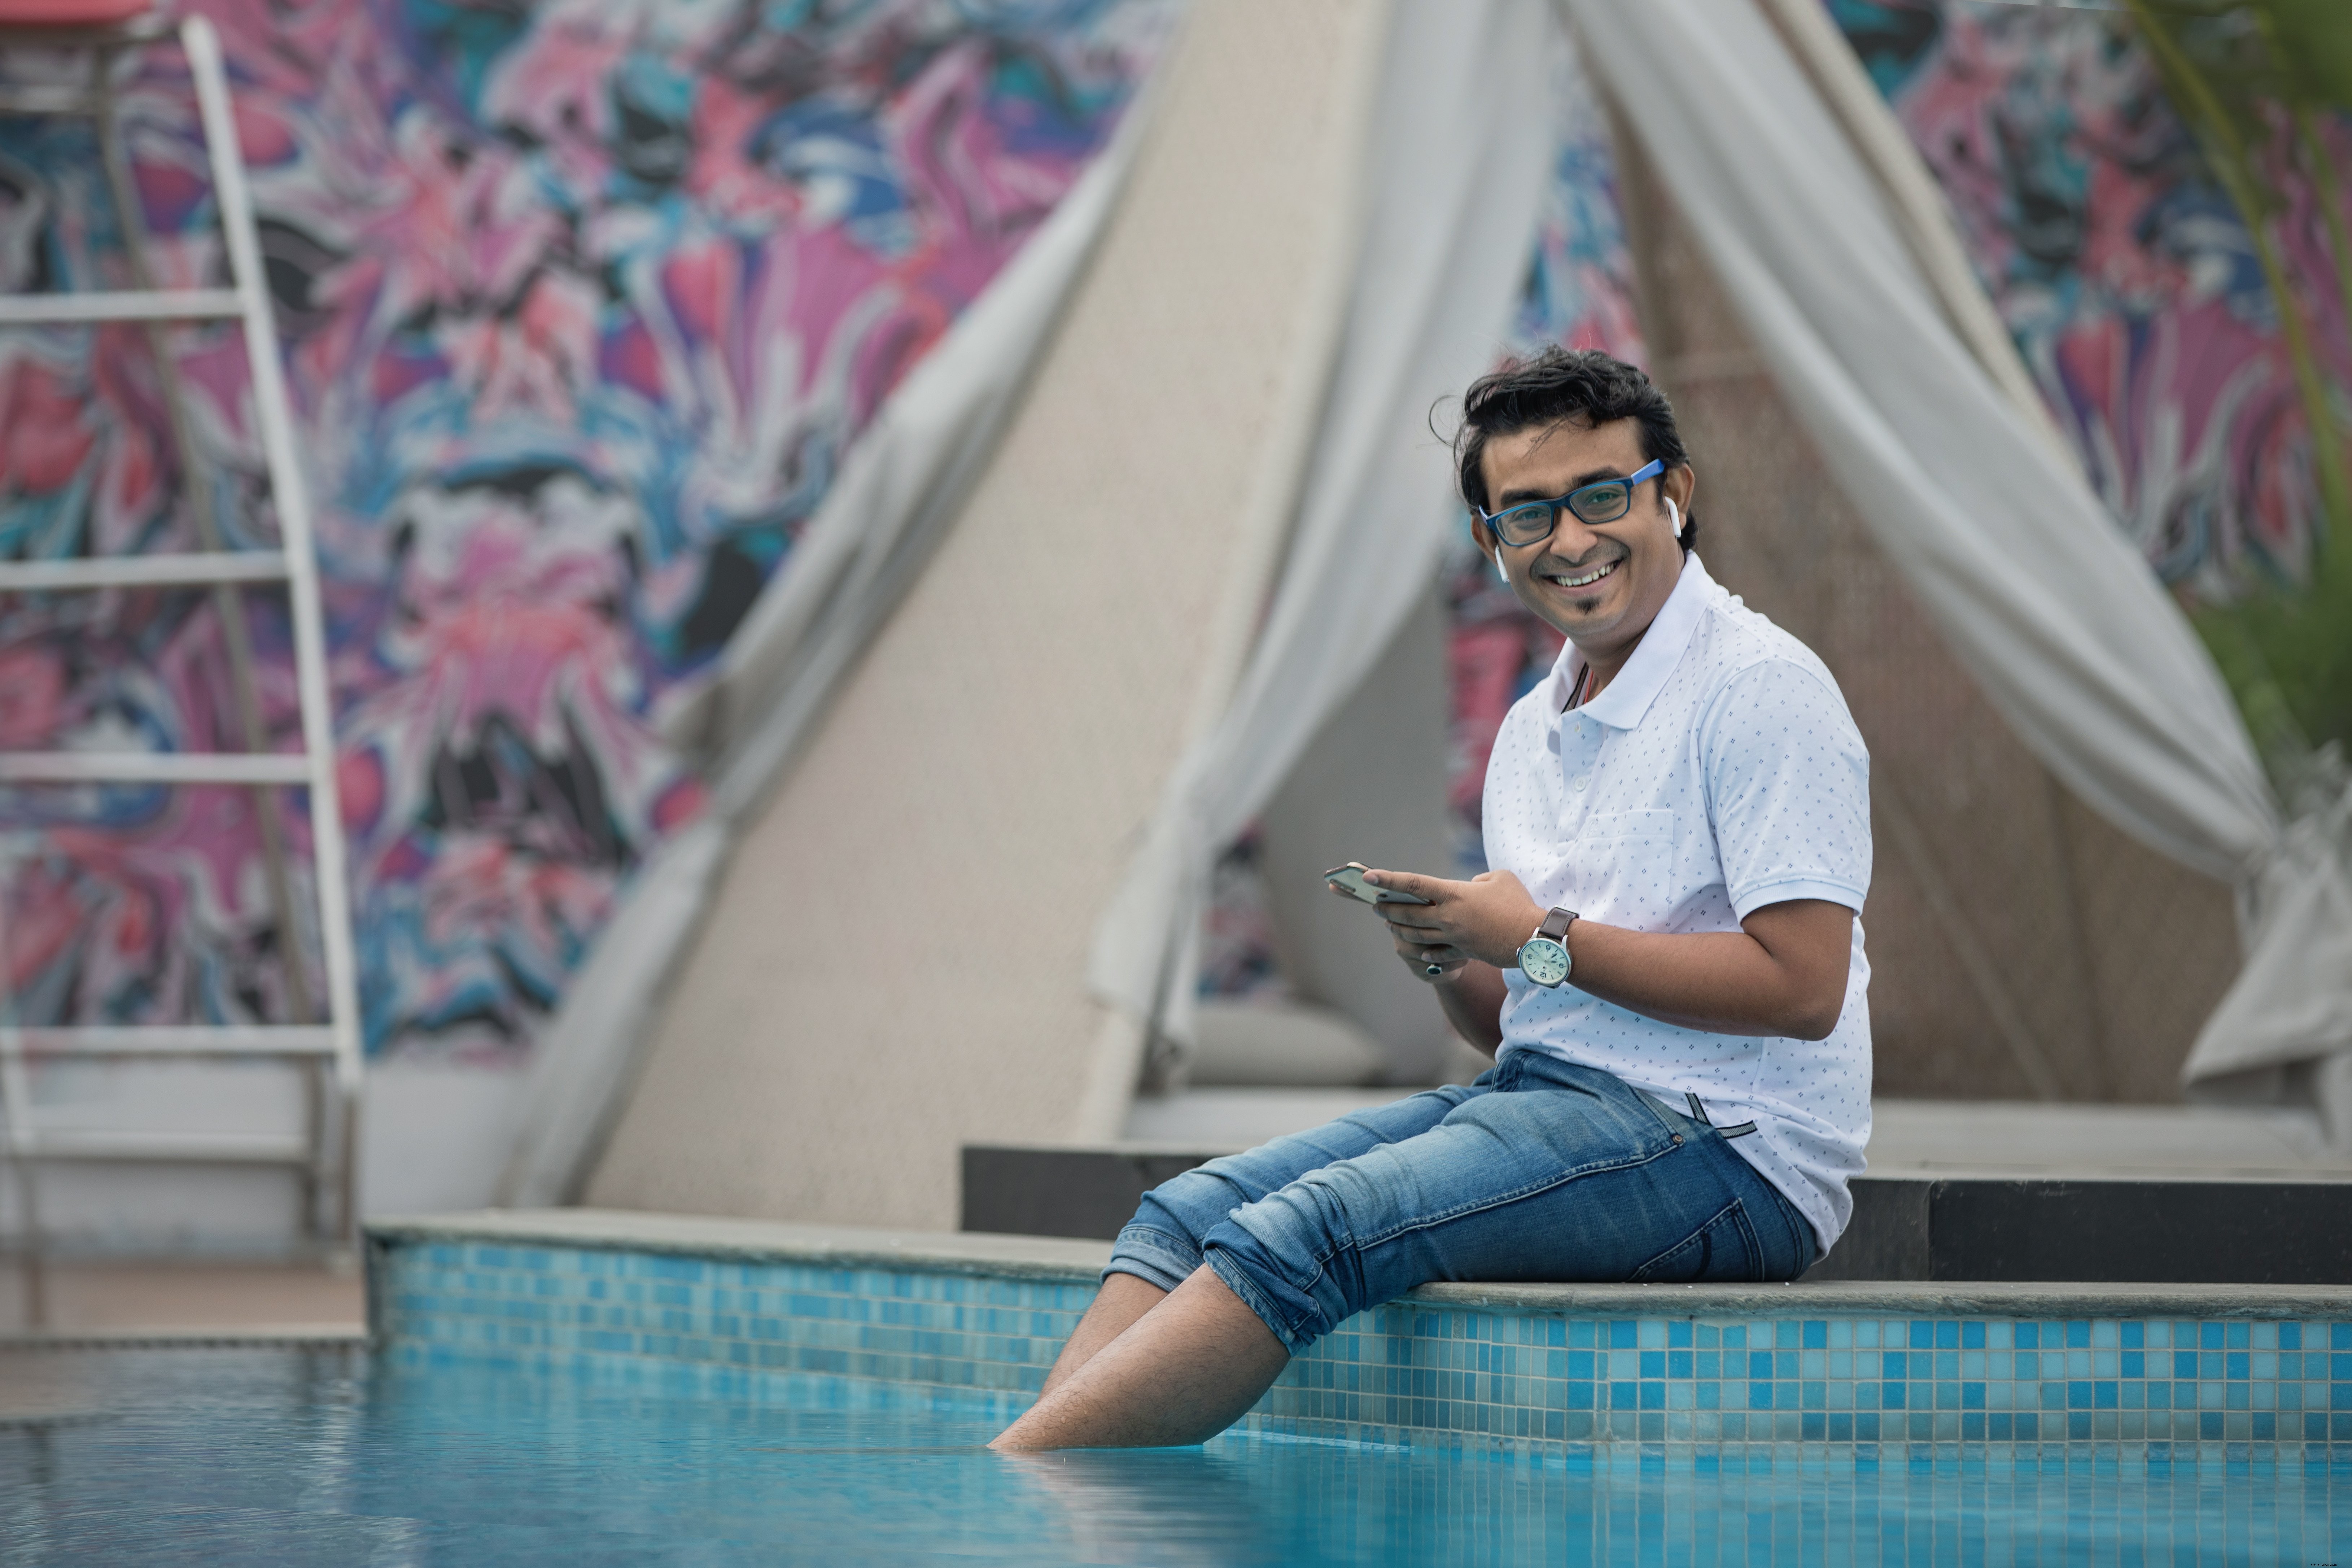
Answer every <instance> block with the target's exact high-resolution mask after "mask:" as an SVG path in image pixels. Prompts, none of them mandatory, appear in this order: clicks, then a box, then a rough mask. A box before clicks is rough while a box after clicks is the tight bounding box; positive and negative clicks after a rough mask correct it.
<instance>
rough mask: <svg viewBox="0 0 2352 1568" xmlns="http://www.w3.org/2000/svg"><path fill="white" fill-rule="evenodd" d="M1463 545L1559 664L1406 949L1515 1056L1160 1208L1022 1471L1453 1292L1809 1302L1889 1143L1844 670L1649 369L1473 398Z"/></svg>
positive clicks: (1220, 1171)
mask: <svg viewBox="0 0 2352 1568" xmlns="http://www.w3.org/2000/svg"><path fill="white" fill-rule="evenodd" d="M1456 453H1457V457H1458V458H1459V470H1460V471H1459V478H1460V482H1461V487H1462V492H1463V496H1464V498H1465V500H1468V501H1469V502H1470V503H1471V505H1472V506H1473V507H1474V508H1475V509H1476V512H1477V521H1475V523H1474V525H1473V528H1474V532H1475V538H1476V540H1477V542H1478V545H1479V547H1480V549H1481V550H1482V551H1484V552H1486V554H1487V555H1488V556H1489V557H1490V559H1491V560H1492V561H1493V563H1494V565H1495V569H1496V571H1497V572H1498V573H1500V574H1502V576H1503V578H1504V580H1505V581H1506V582H1507V583H1508V584H1510V586H1511V589H1512V591H1513V592H1514V593H1515V594H1517V596H1518V598H1519V601H1520V603H1522V604H1524V605H1527V606H1528V608H1529V609H1530V610H1532V611H1534V612H1535V613H1536V614H1537V615H1538V616H1542V617H1543V618H1544V619H1545V620H1546V621H1547V622H1549V623H1550V624H1551V625H1552V626H1556V627H1558V628H1559V630H1560V631H1561V632H1562V633H1563V634H1565V635H1566V637H1567V638H1568V643H1567V646H1566V647H1563V648H1562V649H1561V651H1560V657H1559V662H1558V663H1557V664H1555V665H1554V666H1553V668H1552V670H1551V673H1550V676H1549V679H1545V680H1544V681H1543V682H1541V683H1540V684H1539V685H1538V686H1537V687H1536V689H1534V690H1533V691H1531V692H1529V693H1528V695H1527V696H1526V697H1524V698H1522V699H1521V700H1519V701H1518V703H1517V705H1515V706H1514V707H1513V708H1512V710H1511V711H1510V714H1509V716H1508V717H1507V719H1506V720H1505V721H1504V723H1503V728H1502V731H1501V732H1500V734H1499V735H1498V736H1497V737H1496V742H1495V750H1494V754H1493V758H1492V760H1491V761H1490V762H1489V763H1488V764H1487V771H1486V800H1485V829H1486V858H1487V862H1488V864H1489V865H1490V866H1492V867H1493V869H1491V870H1489V871H1487V872H1486V873H1484V874H1483V875H1480V876H1478V877H1475V878H1473V879H1471V880H1469V881H1467V882H1460V881H1449V880H1445V879H1440V878H1435V877H1427V876H1414V875H1409V874H1406V873H1402V872H1391V871H1381V872H1375V873H1373V874H1372V875H1371V876H1370V877H1369V878H1368V879H1367V880H1369V881H1371V882H1373V883H1375V884H1376V885H1378V886H1380V887H1381V888H1384V889H1390V890H1391V892H1392V893H1395V894H1402V895H1408V896H1411V897H1412V898H1415V899H1419V900H1426V902H1396V903H1384V904H1382V905H1381V912H1382V914H1383V916H1384V918H1385V919H1386V920H1387V921H1388V925H1389V931H1390V933H1391V936H1392V938H1393V939H1394V941H1395V943H1396V949H1397V955H1398V957H1399V959H1400V960H1401V961H1402V962H1404V963H1409V964H1410V965H1412V970H1413V973H1416V974H1418V975H1421V976H1422V977H1423V978H1424V979H1426V980H1427V981H1428V982H1429V984H1430V985H1431V986H1432V988H1433V989H1434V990H1435V991H1436V993H1437V997H1438V1001H1439V1004H1440V1005H1442V1006H1443V1007H1444V1011H1445V1015H1446V1016H1447V1018H1448V1019H1450V1020H1451V1021H1452V1023H1453V1025H1454V1028H1455V1029H1456V1030H1457V1031H1459V1032H1460V1033H1461V1034H1462V1036H1463V1037H1465V1039H1468V1040H1470V1041H1471V1042H1472V1043H1473V1044H1475V1045H1476V1046H1478V1047H1480V1048H1481V1049H1484V1050H1488V1051H1494V1052H1496V1066H1495V1067H1494V1068H1492V1069H1490V1070H1489V1071H1487V1072H1486V1073H1485V1074H1483V1075H1481V1076H1480V1077H1479V1079H1478V1080H1477V1081H1476V1082H1475V1084H1472V1085H1469V1086H1467V1087H1455V1088H1446V1089H1431V1090H1428V1091H1426V1092H1424V1093H1422V1094H1416V1095H1413V1096H1412V1097H1410V1098H1408V1099H1405V1100H1400V1101H1398V1102H1397V1103H1395V1104H1393V1105H1389V1106H1384V1107H1381V1108H1380V1109H1378V1110H1370V1111H1366V1112H1364V1113H1362V1114H1360V1115H1357V1116H1350V1117H1347V1118H1344V1119H1342V1120H1341V1121H1336V1122H1333V1123H1331V1124H1330V1125H1329V1126H1328V1127H1323V1128H1320V1129H1318V1130H1317V1131H1312V1132H1307V1133H1302V1134H1299V1135H1298V1136H1297V1137H1292V1138H1284V1139H1280V1140H1277V1141H1276V1142H1273V1143H1269V1144H1266V1145H1265V1146H1264V1147H1262V1148H1259V1149H1255V1150H1252V1151H1251V1152H1248V1153H1246V1154H1239V1155H1234V1156H1232V1157H1231V1158H1227V1159H1222V1160H1214V1161H1212V1162H1210V1163H1208V1164H1206V1165H1203V1166H1202V1167H1201V1168H1200V1169H1198V1170H1196V1171H1192V1172H1188V1173H1185V1174H1184V1175H1181V1176H1179V1177H1177V1178H1176V1179H1175V1180H1174V1181H1171V1182H1169V1183H1167V1184H1164V1185H1162V1186H1160V1187H1159V1188H1157V1189H1155V1190H1154V1191H1153V1192H1151V1193H1150V1194H1147V1195H1146V1196H1145V1198H1144V1200H1143V1204H1142V1206H1141V1208H1139V1210H1138V1211H1137V1213H1136V1216H1135V1218H1134V1220H1133V1221H1132V1222H1131V1223H1130V1224H1129V1226H1128V1227H1127V1228H1126V1230H1124V1231H1123V1232H1121V1233H1120V1236H1119V1238H1118V1245H1117V1247H1115V1248H1114V1249H1113V1252H1112V1255H1111V1263H1110V1267H1109V1268H1108V1270H1107V1271H1106V1272H1105V1274H1104V1278H1103V1288H1102V1291H1101V1293H1100V1294H1099V1295H1098V1296H1097V1298H1096V1300H1095V1303H1094V1305H1093V1307H1092V1308H1091V1309H1089V1310H1088V1311H1087V1315H1086V1317H1085V1319H1084V1320H1083V1321H1081V1322H1080V1323H1079V1325H1078V1328H1077V1331H1076V1333H1075V1334H1073V1335H1072V1336H1071V1339H1070V1342H1069V1343H1068V1344H1067V1345H1066V1347H1064V1350H1063V1352H1062V1355H1061V1359H1060V1360H1059V1361H1058V1362H1056V1363H1055V1366H1054V1370H1053V1373H1052V1374H1051V1376H1050V1377H1049V1378H1048V1380H1047V1382H1046V1384H1045V1393H1044V1394H1043V1395H1042V1396H1041V1397H1040V1398H1039V1400H1038V1402H1037V1404H1036V1405H1035V1406H1034V1407H1033V1408H1032V1409H1031V1410H1030V1411H1029V1412H1028V1414H1026V1415H1024V1416H1022V1418H1021V1419H1020V1420H1019V1421H1017V1422H1015V1423H1013V1426H1011V1427H1010V1428H1009V1429H1008V1430H1007V1431H1005V1432H1004V1433H1003V1435H1002V1436H999V1437H998V1438H997V1440H996V1445H995V1446H996V1447H1003V1448H1041V1447H1110V1446H1141V1445H1151V1444H1176V1443H1197V1442H1200V1441H1202V1439H1204V1438H1206V1437H1209V1436H1213V1435H1214V1434H1215V1433H1217V1432H1219V1431H1221V1430H1223V1428H1224V1427H1225V1426H1228V1425H1230V1424H1231V1423H1232V1422H1233V1421H1234V1419H1235V1418H1236V1417H1238V1416H1239V1415H1242V1413H1243V1412H1244V1411H1246V1410H1247V1409H1248V1408H1249V1407H1250V1406H1251V1405H1253V1404H1255V1402H1256V1400H1257V1398H1258V1396H1259V1395H1260V1394H1263V1393H1264V1392H1265V1388H1266V1386H1267V1384H1270V1383H1272V1382H1273V1380H1274V1378H1275V1376H1276V1373H1279V1372H1280V1371H1281V1370H1282V1366H1283V1363H1285V1362H1286V1360H1287V1359H1288V1357H1289V1356H1290V1355H1291V1354H1293V1353H1294V1352H1297V1351H1300V1350H1303V1349H1305V1348H1306V1347H1307V1345H1309V1344H1311V1343H1312V1342H1314V1341H1315V1340H1316V1339H1317V1338H1318V1337H1320V1336H1321V1335H1322V1334H1325V1333H1327V1332H1328V1331H1331V1330H1332V1329H1333V1328H1335V1327H1337V1326H1338V1325H1339V1322H1340V1321H1342V1320H1344V1319H1346V1318H1348V1317H1349V1316H1350V1315H1352V1314H1353V1313H1355V1312H1358V1311H1360V1310H1363V1309H1365V1308H1368V1307H1372V1306H1377V1305H1379V1304H1380V1303H1381V1302H1383V1301H1386V1300H1391V1299H1392V1298H1393V1297H1395V1296H1397V1295H1399V1294H1401V1293H1402V1292H1403V1291H1405V1290H1408V1289H1412V1287H1414V1286H1416V1285H1419V1284H1423V1283H1424V1282H1426V1281H1428V1280H1432V1279H1548V1280H1636V1279H1638V1280H1659V1281H1685V1280H1702V1279H1722V1280H1770V1279H1794V1278H1796V1277H1797V1276H1798V1275H1800V1274H1801V1273H1803V1272H1804V1271H1805V1269H1806V1268H1810V1267H1811V1265H1812V1263H1813V1262H1814V1260H1815V1259H1817V1258H1819V1257H1820V1256H1821V1255H1822V1253H1823V1252H1825V1251H1826V1250H1827V1249H1828V1248H1829V1247H1830V1245H1831V1244H1832V1242H1834V1241H1835V1240H1836V1239H1837V1236H1838V1233H1839V1232H1840V1231H1841V1230H1842V1229H1843V1227H1844V1225H1845V1222H1846V1218H1847V1216H1848V1215H1849V1214H1850V1213H1851V1212H1852V1207H1853V1205H1852V1200H1851V1199H1850V1198H1849V1197H1848V1195H1847V1191H1846V1184H1847V1182H1848V1181H1849V1180H1850V1179H1851V1178H1852V1177H1853V1175H1854V1174H1856V1173H1858V1172H1860V1170H1861V1169H1862V1148H1863V1144H1864V1142H1865V1140H1866V1139H1867V1137H1868V1135H1869V1129H1870V1020H1869V1013H1868V1009H1867V1004H1866V1001H1865V992H1866V990H1867V987H1868V984H1869V973H1870V971H1869V964H1868V963H1867V962H1866V961H1865V959H1864V956H1863V945H1862V930H1861V926H1860V924H1859V922H1858V921H1857V920H1856V918H1855V917H1856V915H1857V914H1858V913H1859V911H1860V910H1861V909H1862V905H1863V897H1864V893H1865V892H1867V891H1868V889H1869V885H1870V804H1869V758H1868V755H1867V753H1866V752H1864V748H1863V743H1862V737H1861V736H1860V734H1858V733H1857V732H1856V731H1855V729H1854V726H1853V719H1852V717H1851V716H1850V715H1849V714H1848V713H1847V711H1846V707H1845V702H1844V700H1843V698H1842V697H1841V696H1840V695H1839V692H1838V689H1837V683H1836V682H1835V681H1834V680H1832V679H1831V678H1830V674H1829V671H1828V670H1827V669H1826V668H1823V667H1822V662H1821V660H1819V659H1818V658H1814V657H1813V655H1812V654H1811V652H1810V651H1808V650H1807V649H1806V648H1805V647H1804V646H1803V645H1802V644H1801V643H1799V642H1798V641H1797V640H1796V639H1795V638H1794V637H1790V636H1789V635H1788V634H1787V633H1785V632H1783V631H1781V630H1780V629H1779V628H1778V627H1776V626H1773V625H1772V624H1771V623H1770V622H1769V621H1767V620H1766V619H1765V618H1764V617H1763V616H1759V615H1758V614H1756V613H1755V612H1754V611H1752V610H1749V609H1747V608H1745V607H1744V606H1743V605H1741V604H1740V602H1739V601H1738V599H1736V598H1734V597H1732V596H1731V595H1729V594H1727V593H1726V592H1725V591H1724V590H1723V589H1722V588H1721V587H1719V586H1717V584H1716V583H1715V582H1714V580H1713V579H1712V578H1710V577H1709V576H1708V575H1707V574H1706V568H1705V567H1704V566H1703V565H1701V564H1700V563H1699V559H1698V557H1697V556H1696V554H1693V553H1692V552H1691V548H1690V547H1691V542H1692V535H1693V532H1694V531H1695V528H1696V524H1695V523H1694V522H1693V521H1691V517H1690V505H1691V496H1692V494H1693V492H1694V491H1695V490H1696V488H1697V479H1696V475H1695V474H1694V473H1693V471H1692V469H1691V466H1690V464H1689V462H1688V461H1687V459H1686V458H1685V454H1684V450H1683V445H1682V439H1681V437H1680V436H1679V435H1678V434H1677V433H1676V431H1675V421H1674V413H1673V410H1672V409H1671V408H1670V407H1669V406H1668V405H1667V403H1666V400H1665V398H1664V396H1663V395H1661V394H1660V393H1659V392H1658V391H1657V389H1656V388H1654V386H1652V385H1651V384H1650V382H1649V378H1648V377H1646V376H1644V375H1643V374H1642V373H1641V372H1640V371H1638V370H1636V369H1634V368H1633V366H1631V365H1628V364H1624V363H1620V362H1618V361H1616V360H1613V359H1611V358H1610V357H1608V356H1607V355H1605V354H1600V353H1566V352H1564V351H1559V350H1554V351H1550V352H1548V353H1544V354H1542V355H1540V356H1538V357H1537V358H1536V359H1534V360H1531V361H1529V362H1527V363H1521V364H1517V365H1513V366H1509V367H1507V368H1505V369H1504V370H1501V371H1499V372H1497V373H1496V374H1493V375H1489V376H1486V377H1485V378H1484V379H1482V380H1480V381H1479V382H1477V383H1476V384H1474V385H1473V386H1472V387H1471V388H1470V390H1469V392H1468V393H1467V394H1466V395H1465V398H1464V404H1463V428H1462V432H1461V435H1460V436H1459V437H1458V438H1457V441H1456Z"/></svg>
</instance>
